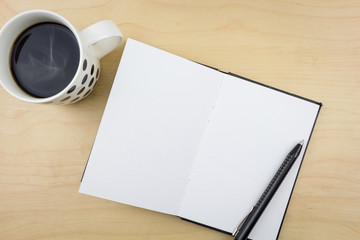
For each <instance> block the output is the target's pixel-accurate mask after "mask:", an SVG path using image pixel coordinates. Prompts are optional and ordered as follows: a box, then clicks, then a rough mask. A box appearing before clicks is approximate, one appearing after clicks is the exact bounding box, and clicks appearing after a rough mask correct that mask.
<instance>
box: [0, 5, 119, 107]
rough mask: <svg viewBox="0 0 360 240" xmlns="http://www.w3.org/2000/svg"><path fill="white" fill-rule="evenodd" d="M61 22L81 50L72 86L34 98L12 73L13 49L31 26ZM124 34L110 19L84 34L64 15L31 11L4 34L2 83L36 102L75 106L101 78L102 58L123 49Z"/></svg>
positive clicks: (12, 22) (10, 24) (0, 58)
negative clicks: (113, 51) (21, 35)
mask: <svg viewBox="0 0 360 240" xmlns="http://www.w3.org/2000/svg"><path fill="white" fill-rule="evenodd" d="M45 22H51V23H58V24H60V25H63V26H65V27H67V28H68V29H70V31H71V32H72V33H73V34H74V36H75V38H76V41H77V44H78V47H79V52H80V54H79V56H80V57H79V62H78V66H77V70H76V73H75V75H74V77H73V78H72V80H71V81H70V83H69V84H68V85H67V86H66V87H65V88H64V89H63V90H61V91H60V92H58V93H57V94H55V95H53V96H50V97H45V98H41V97H34V96H32V95H30V94H28V93H26V92H25V91H24V90H22V88H21V87H19V86H18V84H17V82H16V80H15V79H14V77H13V74H12V72H11V63H10V61H9V59H10V55H11V49H12V46H13V44H14V42H15V41H16V39H17V37H18V36H19V35H20V34H21V33H22V32H23V31H24V30H26V29H28V28H29V27H31V26H33V25H36V24H39V23H45ZM121 41H122V35H121V32H120V30H119V29H118V27H117V26H116V24H115V23H114V22H112V21H110V20H103V21H100V22H97V23H95V24H93V25H91V26H89V27H87V28H86V29H84V30H82V31H77V30H76V29H75V27H74V26H73V25H72V24H71V23H70V22H69V21H67V20H66V19H65V18H63V17H62V16H60V15H58V14H56V13H53V12H50V11H47V10H31V11H27V12H23V13H20V14H19V15H17V16H15V17H13V18H12V19H11V20H9V21H8V22H7V23H6V24H5V25H4V27H3V28H2V29H1V32H0V53H1V54H0V83H1V85H2V86H3V88H4V89H5V90H6V91H7V92H8V93H10V94H11V95H12V96H14V97H16V98H18V99H20V100H23V101H26V102H32V103H55V104H68V103H75V102H78V101H80V100H81V99H83V98H84V97H86V96H88V95H89V93H90V92H91V91H92V90H93V89H94V86H95V85H96V83H97V81H98V80H99V76H100V59H101V58H102V57H103V56H105V55H106V54H108V53H109V52H111V51H112V50H114V49H115V48H116V47H117V46H119V44H120V42H121Z"/></svg>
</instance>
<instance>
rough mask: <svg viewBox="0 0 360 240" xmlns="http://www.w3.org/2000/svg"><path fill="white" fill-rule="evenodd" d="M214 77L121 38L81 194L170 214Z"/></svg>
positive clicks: (179, 197) (192, 152) (181, 186)
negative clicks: (118, 59) (122, 46)
mask: <svg viewBox="0 0 360 240" xmlns="http://www.w3.org/2000/svg"><path fill="white" fill-rule="evenodd" d="M221 78H222V74H221V73H219V72H216V71H213V70H212V69H209V68H207V67H204V66H202V65H200V64H197V63H194V62H191V61H189V60H186V59H183V58H180V57H177V56H175V55H173V54H170V53H167V52H165V51H162V50H159V49H156V48H153V47H150V46H148V45H145V44H143V43H140V42H137V41H135V40H132V39H128V40H127V43H126V47H125V49H124V52H123V56H122V59H121V62H120V65H119V68H118V71H117V74H116V77H115V80H114V83H113V86H112V90H111V93H110V96H109V99H108V102H107V106H106V109H105V111H104V115H103V118H102V121H101V124H100V127H99V130H98V134H97V137H96V140H95V143H94V146H93V149H92V152H91V155H90V158H89V161H88V164H87V167H86V171H85V174H84V177H83V180H82V183H81V186H80V192H81V193H85V194H89V195H92V196H97V197H100V198H105V199H109V200H113V201H117V202H121V203H125V204H130V205H134V206H138V207H142V208H147V209H151V210H155V211H160V212H164V213H169V214H177V213H178V210H179V207H180V203H181V200H182V197H183V193H184V189H185V185H186V183H187V178H188V175H189V170H190V168H191V166H192V164H193V160H194V156H195V153H196V151H197V148H198V144H199V142H200V138H201V136H202V135H203V130H204V128H205V127H206V122H207V120H208V116H209V113H210V111H211V107H212V105H213V103H214V101H215V99H216V96H217V94H218V90H219V86H220V82H221Z"/></svg>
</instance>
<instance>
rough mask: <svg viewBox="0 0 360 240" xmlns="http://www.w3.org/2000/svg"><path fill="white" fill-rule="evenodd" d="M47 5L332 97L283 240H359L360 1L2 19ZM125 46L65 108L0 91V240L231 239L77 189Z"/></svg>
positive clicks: (108, 8) (22, 6)
mask: <svg viewBox="0 0 360 240" xmlns="http://www.w3.org/2000/svg"><path fill="white" fill-rule="evenodd" d="M36 8H40V9H48V10H52V11H54V12H57V13H59V14H60V15H62V16H64V17H65V18H67V19H68V20H70V21H71V22H72V23H73V24H74V25H75V26H76V27H78V29H83V28H85V27H86V26H88V25H90V24H92V23H95V22H97V21H99V20H102V19H112V20H113V21H114V22H115V23H116V24H117V25H118V26H119V28H120V29H121V31H122V33H123V35H124V38H125V39H126V38H127V37H131V38H134V39H137V40H139V41H142V42H145V43H147V44H150V45H153V46H155V47H158V48H160V49H163V50H166V51H169V52H172V53H174V54H177V55H180V56H182V57H185V58H188V59H191V60H194V61H199V62H202V63H204V64H208V65H211V66H214V67H217V68H220V69H222V70H224V71H231V72H235V73H238V74H240V75H243V76H245V77H248V78H252V79H256V80H257V81H260V82H263V83H265V84H269V85H272V86H275V87H278V88H281V89H284V90H286V91H289V92H293V93H296V94H299V95H302V96H304V97H307V98H311V99H314V100H317V101H321V102H323V104H324V106H323V108H322V110H321V112H320V116H319V119H318V122H317V125H316V127H315V131H314V133H313V136H312V139H311V141H310V146H309V148H308V151H307V154H306V157H305V160H304V163H303V166H302V169H301V171H300V175H299V178H298V181H297V184H296V187H295V191H294V194H293V196H292V200H291V202H290V206H289V209H288V212H287V215H286V218H285V222H284V225H283V228H282V231H281V234H280V239H291V240H293V239H306V240H308V239H360V15H359V12H360V4H359V2H358V1H344V0H343V1H288V0H284V1H246V0H245V1H223V0H222V1H215V0H214V1H205V0H204V1H194V0H193V1H165V0H164V1H161V0H160V1H145V0H144V1H133V0H127V1H102V0H99V1H68V0H62V1H51V0H48V1H40V0H33V1H14V0H11V1H10V0H9V1H0V25H1V26H3V25H4V24H5V22H6V21H8V20H9V19H10V18H11V17H13V16H15V15H16V14H18V13H20V12H22V11H25V10H29V9H36ZM124 43H125V41H123V43H122V44H121V46H120V47H118V48H117V49H116V50H115V51H113V52H112V53H111V54H109V55H107V56H106V57H105V58H103V59H102V62H101V64H102V70H103V71H102V74H101V79H100V82H99V84H98V85H97V87H96V89H95V90H94V92H93V93H92V94H91V95H90V96H89V97H88V98H87V99H85V100H83V101H81V102H79V103H76V104H73V105H68V106H60V105H50V104H30V103H25V102H21V101H19V100H17V99H15V98H13V97H11V96H10V95H9V94H8V93H7V92H5V90H3V89H2V88H0V239H9V240H10V239H11V240H15V239H21V240H29V239H42V240H45V239H126V240H131V239H147V240H151V239H154V240H155V239H156V240H158V239H173V240H174V239H181V240H183V239H188V240H190V239H196V240H201V239H207V240H210V239H214V240H215V239H217V240H218V239H232V238H231V237H230V236H228V235H225V234H222V233H218V232H216V231H213V230H209V229H206V228H203V227H200V226H197V225H194V224H191V223H188V222H185V221H181V220H179V219H178V218H176V217H173V216H168V215H165V214H160V213H155V212H151V211H147V210H143V209H139V208H135V207H130V206H126V205H123V204H119V203H115V202H111V201H106V200H102V199H98V198H94V197H90V196H86V195H82V194H79V193H78V189H79V185H80V179H81V176H82V173H83V170H84V167H85V164H86V161H87V158H88V156H89V152H90V149H91V146H92V143H93V141H94V139H95V136H96V131H97V128H98V126H99V123H100V120H101V116H102V113H103V111H104V107H105V104H106V100H107V98H108V95H109V92H110V89H111V85H112V82H113V79H114V76H115V73H116V69H117V65H118V63H119V60H120V58H121V54H122V50H123V47H124Z"/></svg>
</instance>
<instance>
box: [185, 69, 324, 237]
mask: <svg viewBox="0 0 360 240" xmlns="http://www.w3.org/2000/svg"><path fill="white" fill-rule="evenodd" d="M318 109H319V106H318V105H316V104H314V103H311V102H308V101H305V100H302V99H300V98H297V97H294V96H290V95H287V94H284V93H281V92H278V91H274V90H272V89H270V88H267V87H263V86H261V85H258V84H255V83H252V82H249V81H246V80H243V79H239V78H236V77H233V76H230V75H227V76H225V77H224V79H223V82H222V85H221V89H220V92H219V95H218V99H217V102H216V104H215V108H214V110H213V112H212V115H211V119H210V122H209V124H208V128H207V130H206V132H205V135H204V137H203V141H202V143H201V145H200V147H199V152H198V155H197V157H196V160H195V163H194V166H193V170H192V173H191V177H190V181H189V184H188V186H187V188H186V193H185V196H184V200H183V203H182V208H181V210H180V213H179V215H180V216H181V217H184V218H187V219H191V220H193V221H197V222H200V223H202V224H205V225H209V226H212V227H215V228H218V229H221V230H224V231H227V232H233V230H234V229H235V227H236V226H237V225H238V224H239V223H240V221H241V220H242V217H243V216H245V215H247V213H248V212H249V210H250V209H251V208H252V206H253V205H255V203H256V202H257V200H258V199H259V197H260V196H261V194H262V192H263V191H264V190H265V188H266V186H267V184H268V183H269V182H270V180H271V179H272V177H273V175H274V174H275V172H276V171H277V169H278V168H279V166H280V165H281V163H282V161H283V160H284V159H285V157H286V155H287V154H288V152H289V151H290V150H291V149H292V148H293V147H294V146H295V145H296V144H297V143H298V142H300V141H301V140H302V139H304V140H305V145H306V144H307V141H308V140H309V137H310V134H311V131H312V127H313V124H314V121H315V119H316V116H317V112H318ZM303 152H304V150H302V153H301V155H300V156H299V159H298V160H297V161H296V162H295V165H294V166H293V168H292V169H291V172H290V173H289V174H288V176H287V177H286V179H285V180H284V182H283V184H282V186H281V188H280V189H279V190H278V192H277V194H276V196H275V197H274V198H273V201H272V202H271V203H270V204H269V206H268V208H267V209H266V211H265V212H264V214H263V216H262V217H261V219H260V220H259V222H258V224H257V225H256V227H255V229H254V230H253V231H252V233H251V235H250V237H252V238H253V239H276V236H277V233H278V230H279V227H280V224H281V222H282V218H283V215H284V211H285V209H286V205H287V202H288V199H289V196H290V193H291V190H292V186H293V184H294V180H295V178H296V174H297V171H298V168H299V166H300V162H301V160H302V157H303Z"/></svg>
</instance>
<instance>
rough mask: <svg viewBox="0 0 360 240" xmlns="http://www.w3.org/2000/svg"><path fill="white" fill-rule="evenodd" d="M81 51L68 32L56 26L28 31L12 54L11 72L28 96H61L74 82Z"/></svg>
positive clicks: (16, 42) (33, 28)
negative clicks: (58, 94) (60, 93)
mask: <svg viewBox="0 0 360 240" xmlns="http://www.w3.org/2000/svg"><path fill="white" fill-rule="evenodd" d="M79 57H80V50H79V45H78V42H77V40H76V37H75V35H74V34H73V33H72V32H71V30H70V29H69V28H67V27H65V26H63V25H60V24H57V23H41V24H37V25H34V26H31V27H29V28H28V29H26V30H25V31H23V32H22V33H21V34H20V35H19V37H18V38H17V39H16V41H15V43H14V45H13V48H12V51H11V60H10V61H11V71H12V74H13V77H14V78H15V80H16V81H17V83H18V85H19V86H20V87H21V88H22V89H23V90H24V91H25V92H27V93H28V94H30V95H32V96H34V97H39V98H46V97H51V96H53V95H55V94H57V93H59V92H61V91H62V90H63V89H64V88H65V87H66V86H68V84H69V83H70V82H71V80H72V79H73V77H74V75H75V73H76V71H77V68H78V65H79Z"/></svg>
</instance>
